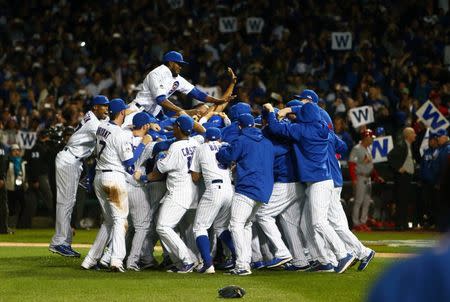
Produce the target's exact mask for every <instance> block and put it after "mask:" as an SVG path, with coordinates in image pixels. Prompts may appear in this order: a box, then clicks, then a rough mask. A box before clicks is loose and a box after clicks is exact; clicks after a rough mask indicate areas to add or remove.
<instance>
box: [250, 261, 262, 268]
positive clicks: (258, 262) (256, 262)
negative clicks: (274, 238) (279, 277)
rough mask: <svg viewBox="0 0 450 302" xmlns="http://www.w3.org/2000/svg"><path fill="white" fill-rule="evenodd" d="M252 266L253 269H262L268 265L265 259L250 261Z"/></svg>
mask: <svg viewBox="0 0 450 302" xmlns="http://www.w3.org/2000/svg"><path fill="white" fill-rule="evenodd" d="M250 267H251V268H252V269H262V268H265V267H266V264H265V263H264V261H255V262H252V263H250Z"/></svg>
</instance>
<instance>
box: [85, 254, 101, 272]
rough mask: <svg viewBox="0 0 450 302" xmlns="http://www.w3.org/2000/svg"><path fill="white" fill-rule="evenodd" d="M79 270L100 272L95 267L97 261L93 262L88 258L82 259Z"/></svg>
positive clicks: (96, 266)
mask: <svg viewBox="0 0 450 302" xmlns="http://www.w3.org/2000/svg"><path fill="white" fill-rule="evenodd" d="M81 268H82V269H85V270H90V269H94V270H100V267H99V266H98V265H97V261H93V260H91V259H90V258H88V257H86V258H84V260H83V262H82V263H81Z"/></svg>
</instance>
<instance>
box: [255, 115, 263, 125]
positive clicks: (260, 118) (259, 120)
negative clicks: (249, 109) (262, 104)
mask: <svg viewBox="0 0 450 302" xmlns="http://www.w3.org/2000/svg"><path fill="white" fill-rule="evenodd" d="M255 124H257V125H261V124H262V116H261V115H258V116H257V117H255Z"/></svg>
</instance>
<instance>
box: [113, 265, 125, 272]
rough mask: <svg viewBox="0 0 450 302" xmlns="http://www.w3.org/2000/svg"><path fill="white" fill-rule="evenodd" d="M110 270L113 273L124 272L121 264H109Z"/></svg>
mask: <svg viewBox="0 0 450 302" xmlns="http://www.w3.org/2000/svg"><path fill="white" fill-rule="evenodd" d="M110 270H111V272H114V273H125V269H124V268H123V266H122V265H117V266H116V265H111V267H110Z"/></svg>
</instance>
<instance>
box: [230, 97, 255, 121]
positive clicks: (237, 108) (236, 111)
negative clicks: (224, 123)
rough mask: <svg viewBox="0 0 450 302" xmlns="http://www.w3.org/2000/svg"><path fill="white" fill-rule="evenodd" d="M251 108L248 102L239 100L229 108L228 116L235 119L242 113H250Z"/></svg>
mask: <svg viewBox="0 0 450 302" xmlns="http://www.w3.org/2000/svg"><path fill="white" fill-rule="evenodd" d="M251 111H252V109H251V107H250V105H249V104H247V103H244V102H239V103H237V104H236V105H233V106H232V107H231V108H230V118H231V120H232V121H236V120H237V119H238V117H239V115H241V114H244V113H251Z"/></svg>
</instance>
